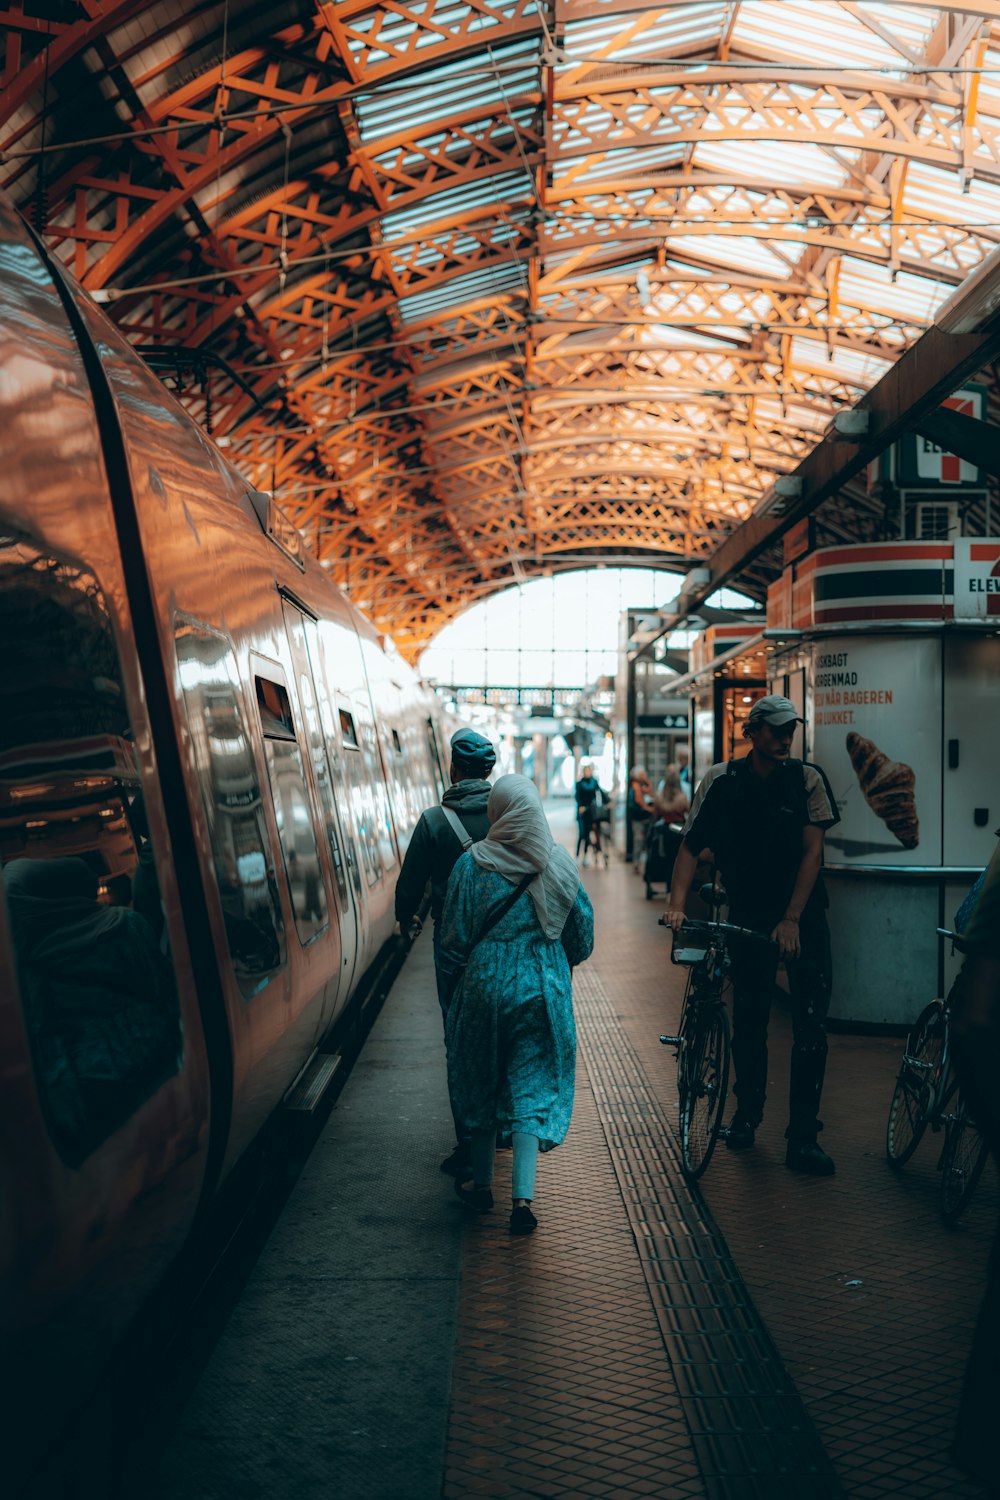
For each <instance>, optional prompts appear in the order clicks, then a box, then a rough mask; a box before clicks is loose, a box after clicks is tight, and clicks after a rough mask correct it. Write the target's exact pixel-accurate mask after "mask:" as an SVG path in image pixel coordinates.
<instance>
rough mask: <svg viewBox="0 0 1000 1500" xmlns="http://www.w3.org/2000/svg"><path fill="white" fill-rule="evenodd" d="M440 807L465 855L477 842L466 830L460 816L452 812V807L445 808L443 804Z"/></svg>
mask: <svg viewBox="0 0 1000 1500" xmlns="http://www.w3.org/2000/svg"><path fill="white" fill-rule="evenodd" d="M439 806H440V810H441V812H443V813H444V815H445V818H446V819H447V821H448V824H449V826H450V828H451V831H452V833H453V834H454V835H455V837H456V838H457V839H458V842H459V843H460V844H461V846H462V853H463V854H465V853H466V852H467V851H468V850H469V849H471V848H472V845H473V843H474V842H475V840H474V839H473V838H472V837H471V835H470V833H469V830H468V829H467V828H466V826H465V824H464V823H463V822H462V820H461V818H460V817H459V816H458V813H456V812H452V810H451V808H450V807H445V805H444V803H443V802H442V803H441V804H439Z"/></svg>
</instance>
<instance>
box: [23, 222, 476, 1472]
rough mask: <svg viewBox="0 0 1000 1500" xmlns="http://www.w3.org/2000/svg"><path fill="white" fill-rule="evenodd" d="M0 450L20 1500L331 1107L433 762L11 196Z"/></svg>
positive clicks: (271, 533)
mask: <svg viewBox="0 0 1000 1500" xmlns="http://www.w3.org/2000/svg"><path fill="white" fill-rule="evenodd" d="M0 446H2V460H3V461H2V465H0V515H2V536H0V638H2V659H3V663H4V688H3V710H2V715H0V864H2V889H3V899H0V1072H2V1085H0V1173H2V1219H0V1320H2V1333H0V1369H2V1372H3V1390H4V1395H3V1418H4V1430H5V1445H4V1446H5V1453H4V1460H5V1461H4V1468H5V1477H6V1481H7V1483H6V1486H5V1487H6V1492H7V1493H8V1494H17V1493H19V1492H20V1491H21V1490H24V1489H29V1490H30V1491H31V1493H38V1490H37V1488H36V1487H35V1483H34V1481H33V1479H32V1476H33V1475H34V1474H36V1472H37V1471H38V1470H39V1466H40V1465H41V1463H42V1460H43V1458H44V1456H45V1454H46V1452H47V1451H49V1450H50V1449H51V1447H52V1445H53V1444H54V1443H56V1442H57V1441H58V1434H59V1432H60V1430H61V1429H63V1427H64V1426H65V1424H66V1423H67V1422H69V1421H70V1420H71V1419H72V1415H73V1413H74V1412H75V1411H77V1410H78V1409H79V1406H80V1403H81V1401H82V1399H83V1398H84V1396H85V1395H86V1393H87V1392H88V1391H89V1390H91V1389H92V1387H93V1385H94V1382H95V1380H97V1379H98V1378H99V1377H100V1374H101V1372H102V1370H105V1369H107V1368H108V1367H109V1365H110V1364H111V1363H112V1362H113V1361H114V1359H115V1357H116V1349H117V1348H118V1347H119V1346H120V1342H121V1340H122V1339H123V1337H124V1335H125V1333H126V1330H128V1329H129V1327H130V1326H131V1325H132V1324H133V1323H134V1322H135V1321H136V1320H137V1319H138V1318H139V1316H140V1314H141V1311H142V1309H143V1307H144V1305H145V1304H146V1303H147V1301H148V1299H149V1298H150V1297H151V1295H152V1294H153V1293H154V1291H155V1289H156V1288H157V1287H158V1286H160V1285H161V1284H162V1283H163V1280H164V1278H165V1277H166V1275H167V1273H168V1271H169V1269H170V1268H171V1266H172V1265H174V1264H175V1262H176V1260H177V1258H178V1256H179V1255H180V1253H181V1251H182V1249H183V1248H184V1247H185V1246H188V1245H189V1244H190V1242H191V1239H192V1237H193V1236H196V1235H197V1234H198V1233H199V1225H200V1224H201V1223H203V1222H204V1220H205V1217H206V1209H207V1206H209V1205H211V1204H212V1202H213V1201H216V1200H217V1198H218V1195H219V1194H220V1192H221V1191H222V1190H223V1187H224V1184H226V1182H227V1180H230V1179H231V1174H233V1172H234V1169H235V1167H236V1164H237V1163H238V1162H239V1161H240V1159H241V1157H242V1156H243V1154H244V1153H245V1152H246V1151H247V1148H248V1146H249V1145H250V1143H252V1142H253V1141H254V1140H255V1139H256V1138H258V1137H259V1134H260V1132H261V1131H262V1129H263V1127H264V1126H265V1123H266V1122H267V1121H268V1120H269V1119H270V1118H272V1117H273V1116H274V1114H275V1112H276V1111H278V1110H279V1107H280V1106H281V1104H282V1101H287V1100H288V1099H289V1098H290V1097H292V1094H293V1093H294V1091H295V1090H296V1089H298V1090H299V1091H301V1090H302V1088H303V1087H307V1088H312V1089H313V1092H314V1093H315V1092H316V1091H317V1087H318V1086H321V1084H322V1080H323V1077H324V1076H325V1075H324V1068H323V1064H324V1059H325V1058H327V1056H328V1054H327V1053H326V1052H325V1050H324V1049H325V1047H326V1044H327V1041H328V1039H329V1037H330V1035H331V1030H332V1028H334V1026H335V1024H336V1023H337V1020H338V1017H342V1016H343V1015H344V1013H345V1008H346V1007H348V1006H350V1005H351V1004H352V1001H353V1002H355V1003H356V997H357V996H358V994H359V992H360V991H361V990H363V988H364V986H365V985H366V983H370V976H371V975H372V974H373V973H374V972H376V970H377V968H378V965H379V962H380V959H381V958H382V957H384V955H385V954H386V952H387V951H388V950H389V948H391V947H392V945H393V943H394V942H397V941H398V940H397V939H395V938H394V918H393V891H394V885H395V876H396V874H397V873H398V869H399V864H400V861H401V859H402V857H403V854H404V852H405V848H406V844H407V841H408V839H409V836H410V834H411V832H412V829H413V827H414V825H415V823H416V821H417V819H418V817H419V815H420V813H421V811H422V810H423V809H424V808H426V807H428V806H430V805H432V804H433V803H435V802H437V801H439V800H440V797H441V795H442V793H443V791H444V788H445V771H446V767H447V760H446V752H445V747H444V739H443V734H444V728H445V725H444V722H443V720H442V717H441V715H440V713H439V708H438V702H439V700H437V699H436V696H435V695H434V694H433V692H432V691H431V690H429V689H428V688H427V687H426V686H424V685H423V684H422V683H421V681H420V680H419V678H418V676H417V675H416V673H415V672H414V671H413V670H412V669H411V668H410V667H409V666H408V665H407V664H406V663H405V662H404V661H403V659H402V658H401V657H400V656H399V655H398V653H395V651H394V650H393V649H392V648H391V644H390V643H388V642H386V641H384V640H383V638H382V637H380V636H379V634H378V633H377V631H376V630H375V629H374V627H373V626H372V625H371V623H370V622H369V621H368V620H366V619H365V618H364V617H363V616H362V615H361V614H360V613H359V612H358V610H356V609H355V608H354V607H353V606H352V605H351V603H350V601H349V600H348V599H347V598H346V597H345V596H344V595H343V594H342V593H341V592H340V591H339V590H338V589H337V588H336V587H335V586H334V585H333V583H332V582H331V580H330V579H329V577H328V576H327V574H326V573H325V571H324V570H323V568H322V567H321V566H320V564H319V563H318V562H317V561H316V559H315V558H313V557H312V556H310V555H308V554H307V552H306V549H305V547H304V545H303V544H302V541H301V538H300V537H299V536H298V534H297V533H296V532H295V531H294V530H293V529H292V528H291V527H290V526H288V524H287V523H286V522H284V521H283V518H282V516H281V514H280V512H278V511H277V510H276V509H275V508H274V506H273V502H272V500H271V499H270V498H269V497H268V496H267V495H265V494H263V493H260V492H258V491H256V490H254V489H253V487H252V486H251V485H249V484H248V482H247V480H246V479H245V478H244V477H243V476H241V474H240V473H239V472H238V471H237V469H236V468H235V467H233V465H232V464H230V463H228V462H227V461H226V459H225V457H224V455H223V454H222V453H221V452H220V451H219V449H218V448H217V447H216V446H215V445H214V444H213V443H212V442H211V441H210V439H209V438H208V437H207V436H206V434H205V433H204V432H203V431H202V430H201V429H200V428H199V427H198V425H197V424H196V423H195V422H194V421H193V420H192V419H191V417H190V416H189V414H188V413H187V412H186V411H185V410H184V409H183V407H182V406H181V405H180V404H179V402H177V401H176V400H175V399H174V398H173V396H172V395H171V394H170V393H169V392H168V391H167V390H166V388H165V387H164V386H163V385H162V383H161V382H160V380H159V379H158V378H157V377H156V376H155V375H154V374H153V373H152V372H151V371H150V370H149V369H148V368H147V367H146V365H144V363H143V362H142V360H141V359H140V357H139V355H138V354H137V353H136V351H135V350H134V349H133V348H132V347H131V346H130V345H129V344H128V342H127V341H126V340H125V339H124V338H123V336H122V335H121V334H120V332H119V331H118V330H117V329H116V328H115V326H114V324H113V323H112V322H111V321H110V320H109V319H108V318H107V317H106V316H105V315H104V314H103V313H102V312H101V310H100V309H99V308H98V307H97V306H96V305H95V304H94V303H93V302H92V300H91V299H90V298H89V297H87V295H86V294H85V293H84V292H83V291H82V290H81V289H80V288H79V287H78V286H77V285H76V284H75V283H74V282H73V281H72V279H71V278H70V277H69V275H68V274H67V273H66V272H65V271H64V269H63V268H62V267H61V266H60V265H59V264H58V262H57V261H56V260H55V259H54V258H53V257H51V256H50V254H49V252H48V251H47V249H46V247H45V246H44V245H43V244H42V243H41V242H40V241H39V240H38V239H37V238H36V236H35V235H34V234H33V232H32V231H31V230H30V228H29V227H28V226H27V225H26V223H25V222H24V220H23V219H22V218H21V217H20V215H19V214H18V213H17V211H16V209H15V208H14V207H13V206H12V204H11V203H10V202H9V201H8V200H5V199H2V198H0ZM328 1071H329V1070H327V1072H328ZM317 1080H318V1084H317ZM290 1091H291V1092H290Z"/></svg>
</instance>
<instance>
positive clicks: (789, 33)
mask: <svg viewBox="0 0 1000 1500" xmlns="http://www.w3.org/2000/svg"><path fill="white" fill-rule="evenodd" d="M856 9H857V12H858V15H857V16H855V15H852V14H851V11H849V10H848V9H846V8H845V7H843V6H841V5H839V4H836V3H835V0H781V3H780V4H779V5H775V4H774V3H773V0H743V4H742V5H741V6H740V7H739V11H738V13H737V17H736V25H735V27H734V30H733V43H734V45H735V46H737V47H741V48H745V49H746V50H747V51H749V52H751V53H754V52H756V53H762V54H764V55H765V56H767V57H772V58H775V59H780V60H781V61H788V62H790V63H796V64H800V65H805V66H806V67H810V68H817V65H819V69H822V70H825V69H827V68H834V69H835V68H838V67H839V68H851V69H853V68H860V69H861V70H865V69H870V68H881V69H886V70H887V71H889V72H891V73H895V74H896V75H897V76H902V75H903V74H904V73H906V72H908V71H909V68H910V67H911V66H912V64H911V62H910V60H909V59H908V58H907V57H906V55H905V53H904V52H901V51H900V49H899V48H898V47H894V46H893V45H892V44H891V42H890V41H889V40H887V38H886V36H884V35H879V34H878V33H877V32H876V31H875V30H873V29H872V28H870V27H868V26H866V25H865V24H864V21H863V20H862V19H861V16H862V15H863V14H864V15H868V16H869V17H870V18H871V20H872V21H873V22H875V24H876V25H877V26H878V27H879V28H880V30H882V31H883V32H885V33H888V34H889V35H890V36H895V37H898V38H899V40H900V42H901V44H902V46H903V47H904V48H905V49H906V51H909V52H916V53H917V54H918V55H919V54H920V53H922V52H923V50H924V48H925V46H926V44H927V40H928V38H929V36H930V34H931V32H932V30H933V28H934V26H935V24H936V22H937V16H936V14H935V12H934V10H933V9H932V8H931V7H930V6H918V5H884V4H883V5H876V4H870V5H865V6H863V5H860V4H859V5H858V6H857V7H856Z"/></svg>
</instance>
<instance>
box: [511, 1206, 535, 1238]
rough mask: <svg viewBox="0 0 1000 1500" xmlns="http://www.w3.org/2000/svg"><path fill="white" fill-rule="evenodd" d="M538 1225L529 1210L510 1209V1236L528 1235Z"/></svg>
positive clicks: (524, 1208)
mask: <svg viewBox="0 0 1000 1500" xmlns="http://www.w3.org/2000/svg"><path fill="white" fill-rule="evenodd" d="M537 1225H538V1220H537V1219H536V1218H535V1216H534V1214H533V1213H532V1212H531V1209H530V1208H527V1207H521V1208H512V1209H511V1211H510V1232H511V1234H530V1233H531V1231H532V1230H533V1229H535V1228H536V1227H537Z"/></svg>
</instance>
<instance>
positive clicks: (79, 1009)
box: [0, 529, 182, 1166]
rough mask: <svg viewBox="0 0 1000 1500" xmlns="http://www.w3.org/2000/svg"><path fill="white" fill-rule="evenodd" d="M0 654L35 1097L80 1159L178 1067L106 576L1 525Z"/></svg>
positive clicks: (178, 1040) (0, 794)
mask: <svg viewBox="0 0 1000 1500" xmlns="http://www.w3.org/2000/svg"><path fill="white" fill-rule="evenodd" d="M0 651H2V653H3V662H4V709H3V713H2V715H0V862H2V864H3V878H2V883H0V884H2V890H3V893H4V896H5V898H6V905H7V912H8V924H9V929H10V933H11V938H12V942H13V948H14V958H15V962H16V966H17V973H18V980H19V987H20V992H21V1000H22V1004H23V1006H24V1013H25V1022H26V1031H27V1035H28V1041H29V1045H30V1048H31V1053H32V1060H33V1064H34V1071H35V1080H36V1087H37V1090H38V1098H39V1103H40V1105H41V1108H42V1111H43V1113H44V1115H45V1118H46V1122H47V1125H48V1129H49V1131H50V1134H51V1136H52V1140H53V1144H54V1145H55V1146H56V1148H57V1150H58V1151H59V1153H60V1155H61V1156H62V1157H63V1159H64V1160H65V1161H67V1162H68V1163H70V1164H71V1165H74V1166H75V1165H78V1164H79V1163H80V1162H81V1161H82V1160H83V1159H84V1158H85V1157H86V1156H88V1155H89V1154H90V1153H91V1152H92V1151H93V1150H94V1149H95V1148H96V1147H97V1146H98V1145H99V1144H100V1143H101V1141H103V1140H105V1139H106V1138H107V1137H108V1136H109V1135H111V1134H112V1133H113V1132H114V1131H115V1130H117V1129H118V1128H119V1127H120V1126H121V1125H122V1124H124V1122H125V1121H126V1120H127V1119H128V1118H129V1117H130V1116H131V1115H132V1114H133V1113H134V1112H135V1111H136V1110H137V1109H138V1108H139V1106H140V1105H141V1104H142V1103H143V1102H144V1101H145V1100H147V1099H148V1098H150V1096H151V1095H152V1094H154V1093H155V1092H156V1090H157V1089H158V1088H159V1087H160V1085H161V1084H162V1083H163V1082H164V1081H165V1080H166V1079H167V1078H168V1077H171V1076H172V1075H174V1074H176V1073H177V1072H178V1070H179V1068H180V1062H181V1053H182V1037H181V1024H180V1012H179V1006H178V1000H177V992H176V986H175V981H174V971H173V963H172V960H171V958H170V953H169V948H168V944H167V941H166V935H165V931H164V919H163V908H162V905H161V903H160V896H159V888H158V885H157V881H156V869H155V865H154V863H153V853H152V846H151V844H150V842H149V830H148V828H147V826H146V821H145V817H144V816H143V814H142V798H141V793H140V790H139V774H138V769H137V761H136V755H135V749H134V737H133V731H132V724H131V721H130V718H129V712H128V708H127V705H126V700H125V688H124V684H123V678H122V670H121V664H120V661H119V655H118V647H117V643H116V640H115V636H114V630H113V626H112V622H111V617H110V613H109V610H108V606H107V603H106V601H105V598H104V594H103V592H102V589H101V586H100V584H99V582H98V581H97V579H96V578H95V576H94V575H93V573H91V572H89V571H87V570H86V569H85V568H84V567H82V566H81V565H79V564H78V563H75V562H71V561H69V560H67V559H65V558H60V557H53V556H51V555H47V554H45V553H43V552H41V551H39V549H38V548H37V546H36V545H35V544H34V543H33V542H32V541H31V540H29V539H28V538H27V537H16V536H14V535H12V534H11V533H10V530H9V529H8V530H7V534H6V535H4V536H3V537H2V538H0ZM140 890H141V892H142V896H144V897H147V898H148V905H147V904H146V902H145V901H144V900H143V899H141V897H140ZM144 912H148V917H147V915H145V914H144Z"/></svg>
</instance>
